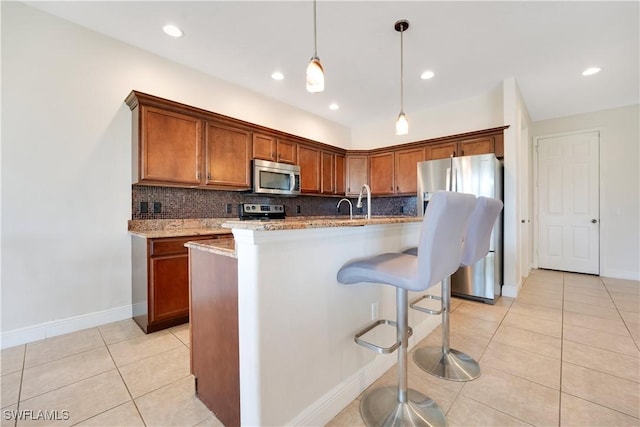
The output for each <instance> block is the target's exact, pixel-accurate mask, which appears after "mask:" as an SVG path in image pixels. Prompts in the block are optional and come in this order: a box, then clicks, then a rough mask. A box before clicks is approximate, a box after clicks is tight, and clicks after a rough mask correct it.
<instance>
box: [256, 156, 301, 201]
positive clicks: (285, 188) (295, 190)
mask: <svg viewBox="0 0 640 427" xmlns="http://www.w3.org/2000/svg"><path fill="white" fill-rule="evenodd" d="M253 192H254V193H263V194H277V195H283V196H297V195H298V194H300V166H298V165H288V164H286V163H276V162H269V161H267V160H254V161H253Z"/></svg>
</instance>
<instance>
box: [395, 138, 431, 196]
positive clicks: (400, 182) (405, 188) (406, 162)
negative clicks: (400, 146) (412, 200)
mask: <svg viewBox="0 0 640 427" xmlns="http://www.w3.org/2000/svg"><path fill="white" fill-rule="evenodd" d="M395 155H396V168H395V174H396V193H397V194H416V192H417V191H418V162H421V161H423V160H424V149H423V148H416V149H411V150H402V151H396V153H395Z"/></svg>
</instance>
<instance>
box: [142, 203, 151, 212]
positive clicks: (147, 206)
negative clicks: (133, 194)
mask: <svg viewBox="0 0 640 427" xmlns="http://www.w3.org/2000/svg"><path fill="white" fill-rule="evenodd" d="M140 213H149V202H140Z"/></svg>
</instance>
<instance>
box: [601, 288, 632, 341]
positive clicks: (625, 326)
mask: <svg viewBox="0 0 640 427" xmlns="http://www.w3.org/2000/svg"><path fill="white" fill-rule="evenodd" d="M598 277H599V276H598ZM600 281H601V282H602V285H603V286H604V289H605V290H606V291H607V295H609V299H611V302H612V303H613V306H614V307H615V308H616V312H617V313H618V316H620V320H622V324H623V325H624V328H625V329H626V330H627V333H628V334H629V336H630V337H631V341H633V343H634V344H635V345H636V348H637V349H638V351H640V345H639V344H638V343H637V342H636V340H635V339H633V334H632V333H631V330H630V329H629V325H627V322H626V321H625V320H624V317H622V314H620V308H619V307H618V304H616V300H615V299H613V297H612V296H611V291H610V290H609V287H607V284H606V283H605V282H604V281H603V280H602V279H600Z"/></svg>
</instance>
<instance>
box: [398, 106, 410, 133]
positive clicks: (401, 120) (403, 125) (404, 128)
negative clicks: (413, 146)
mask: <svg viewBox="0 0 640 427" xmlns="http://www.w3.org/2000/svg"><path fill="white" fill-rule="evenodd" d="M408 133H409V122H408V121H407V116H405V115H404V111H400V114H398V120H396V135H406V134H408Z"/></svg>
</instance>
